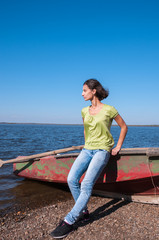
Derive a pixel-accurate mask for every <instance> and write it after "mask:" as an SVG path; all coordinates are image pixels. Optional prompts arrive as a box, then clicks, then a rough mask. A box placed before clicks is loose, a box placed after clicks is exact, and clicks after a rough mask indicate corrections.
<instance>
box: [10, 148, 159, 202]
mask: <svg viewBox="0 0 159 240" xmlns="http://www.w3.org/2000/svg"><path fill="white" fill-rule="evenodd" d="M150 150H151V149H129V150H128V149H126V150H125V151H124V149H122V151H121V154H120V155H118V156H115V157H113V156H111V158H110V160H109V162H108V164H107V166H106V167H105V169H104V170H103V172H102V174H101V175H100V177H99V178H98V180H97V182H96V184H95V186H94V189H95V190H97V192H99V193H101V192H103V193H104V192H105V193H107V194H108V193H111V194H115V195H126V196H128V195H129V196H132V195H141V196H148V195H149V196H156V197H159V148H156V149H155V151H154V149H152V151H150ZM147 152H148V153H149V152H151V154H147ZM77 155H78V154H77ZM77 155H76V156H77ZM75 158H76V157H75V156H72V155H71V154H67V155H60V156H49V157H44V158H41V159H40V160H39V161H33V160H32V161H29V162H25V163H16V164H14V166H13V167H14V173H15V174H16V175H18V176H20V177H25V178H30V179H35V180H40V181H48V182H58V183H65V184H66V183H67V176H68V173H69V170H70V168H71V166H72V164H73V162H74V160H75ZM83 177H84V176H82V178H81V180H82V179H83ZM156 199H157V198H156ZM157 201H158V202H157V203H158V204H159V198H158V199H157Z"/></svg>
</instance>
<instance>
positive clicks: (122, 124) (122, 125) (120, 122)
mask: <svg viewBox="0 0 159 240" xmlns="http://www.w3.org/2000/svg"><path fill="white" fill-rule="evenodd" d="M114 120H115V121H116V123H117V124H118V126H119V127H120V128H121V131H120V136H119V139H118V142H117V145H116V147H115V148H113V149H112V151H111V154H112V155H116V154H118V152H119V151H120V149H121V146H122V144H123V142H124V139H125V136H126V133H127V131H128V127H127V126H126V123H125V122H124V120H123V119H122V117H121V116H120V115H119V114H118V115H117V116H116V117H115V118H114Z"/></svg>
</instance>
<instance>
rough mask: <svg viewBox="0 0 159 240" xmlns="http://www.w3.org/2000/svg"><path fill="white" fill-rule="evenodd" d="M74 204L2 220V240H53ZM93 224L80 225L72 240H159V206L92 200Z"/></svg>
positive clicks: (15, 214) (27, 211) (19, 213)
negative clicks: (60, 222) (57, 229)
mask: <svg viewBox="0 0 159 240" xmlns="http://www.w3.org/2000/svg"><path fill="white" fill-rule="evenodd" d="M73 203H74V202H73V200H72V199H71V200H66V201H64V202H58V203H56V204H52V205H49V206H43V207H40V208H37V209H32V210H31V209H28V208H26V209H25V210H17V211H14V212H12V213H8V214H6V215H5V216H1V219H0V228H1V229H0V240H13V239H14V240H24V239H25V240H30V239H34V240H35V239H38V240H43V239H48V240H49V239H53V238H52V237H51V236H50V235H49V233H50V232H51V231H52V230H53V229H54V228H55V227H56V225H57V224H58V223H59V221H60V220H61V219H63V217H64V216H65V215H66V214H67V212H68V211H69V210H70V209H71V207H72V206H73ZM88 208H89V211H90V220H89V221H88V222H87V223H78V224H77V225H76V227H78V228H77V230H75V231H74V232H72V233H70V235H68V236H67V237H66V239H70V240H96V239H98V240H99V239H100V240H129V239H133V240H134V239H137V240H138V239H143V240H147V239H153V240H158V239H159V206H158V205H148V204H141V203H134V202H127V201H124V200H114V199H110V198H101V197H96V196H92V197H91V199H90V201H89V205H88Z"/></svg>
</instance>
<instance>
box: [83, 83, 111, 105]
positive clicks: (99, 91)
mask: <svg viewBox="0 0 159 240" xmlns="http://www.w3.org/2000/svg"><path fill="white" fill-rule="evenodd" d="M85 84H86V85H87V86H88V87H89V89H91V90H93V89H96V97H97V98H98V99H99V101H101V100H103V99H104V98H107V97H108V95H109V91H108V90H106V89H104V88H103V86H102V85H101V84H100V82H99V81H98V80H96V79H88V80H87V81H85V82H84V84H83V85H85Z"/></svg>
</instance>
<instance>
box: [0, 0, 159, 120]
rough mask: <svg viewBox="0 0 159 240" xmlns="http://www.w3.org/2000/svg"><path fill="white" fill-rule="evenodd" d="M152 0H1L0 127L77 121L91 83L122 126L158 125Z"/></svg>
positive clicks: (157, 24)
mask: <svg viewBox="0 0 159 240" xmlns="http://www.w3.org/2000/svg"><path fill="white" fill-rule="evenodd" d="M158 13H159V1H158V0H156V1H155V0H151V1H150V0H149V1H147V0H133V1H131V0H130V1H127V0H125V1H124V0H121V1H120V0H111V1H108V0H80V1H75V0H74V1H73V0H67V1H66V0H56V1H55V0H27V1H26V0H23V1H21V0H5V1H0V103H1V104H0V122H3V121H5V122H37V123H60V124H61V123H74V124H76V123H82V120H81V109H82V108H83V107H85V106H87V105H89V104H90V103H89V102H85V101H84V100H83V98H82V96H81V93H82V85H83V82H84V81H85V80H87V79H89V78H96V79H98V80H99V81H100V82H101V83H102V84H103V86H104V87H106V88H108V89H109V91H110V95H109V97H108V98H107V99H106V100H104V101H103V103H106V104H109V105H113V106H114V107H115V108H116V109H117V110H118V111H119V113H120V114H121V116H122V117H123V118H124V120H125V121H126V123H127V124H159V111H158V103H159V94H158V91H159V14H158Z"/></svg>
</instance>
